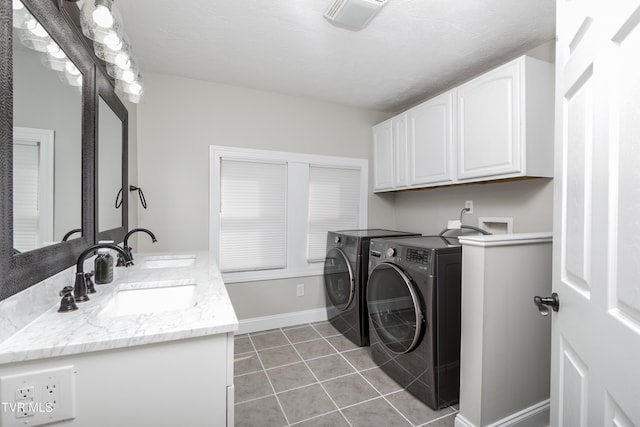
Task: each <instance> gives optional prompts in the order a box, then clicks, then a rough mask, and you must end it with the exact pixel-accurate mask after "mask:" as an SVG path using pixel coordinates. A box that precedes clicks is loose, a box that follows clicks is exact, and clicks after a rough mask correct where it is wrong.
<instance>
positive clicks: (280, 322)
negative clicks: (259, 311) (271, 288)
mask: <svg viewBox="0 0 640 427" xmlns="http://www.w3.org/2000/svg"><path fill="white" fill-rule="evenodd" d="M324 320H327V309H326V308H316V309H313V310H304V311H295V312H291V313H282V314H276V315H273V316H264V317H252V318H250V319H243V320H240V321H239V322H238V330H237V331H236V335H240V334H248V333H250V332H260V331H267V330H269V329H276V328H286V327H288V326H296V325H303V324H305V323H312V322H322V321H324Z"/></svg>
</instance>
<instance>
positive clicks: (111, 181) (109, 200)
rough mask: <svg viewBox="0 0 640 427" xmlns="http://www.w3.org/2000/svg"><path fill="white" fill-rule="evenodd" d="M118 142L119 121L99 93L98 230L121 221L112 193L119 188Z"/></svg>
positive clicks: (120, 165)
mask: <svg viewBox="0 0 640 427" xmlns="http://www.w3.org/2000/svg"><path fill="white" fill-rule="evenodd" d="M122 143H123V141H122V121H121V120H120V118H119V117H118V116H117V115H116V114H115V113H114V112H113V110H112V109H111V108H110V107H109V105H108V104H107V103H106V102H105V101H104V100H103V99H102V97H100V101H99V104H98V231H107V230H111V229H114V228H119V227H122V225H123V224H122V208H121V207H118V208H116V196H117V195H118V192H119V191H120V189H121V188H122ZM125 195H126V192H125Z"/></svg>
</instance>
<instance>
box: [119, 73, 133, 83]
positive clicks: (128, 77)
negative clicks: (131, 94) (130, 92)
mask: <svg viewBox="0 0 640 427" xmlns="http://www.w3.org/2000/svg"><path fill="white" fill-rule="evenodd" d="M135 79H136V74H135V73H134V72H133V71H131V70H125V71H123V72H122V80H123V81H125V82H127V83H132V82H133V81H134V80H135Z"/></svg>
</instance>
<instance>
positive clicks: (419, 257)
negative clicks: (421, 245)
mask: <svg viewBox="0 0 640 427" xmlns="http://www.w3.org/2000/svg"><path fill="white" fill-rule="evenodd" d="M430 260H431V251H430V250H427V249H413V248H407V256H406V257H405V261H407V262H413V263H416V264H424V265H428V264H429V261H430Z"/></svg>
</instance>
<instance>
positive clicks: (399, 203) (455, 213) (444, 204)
mask: <svg viewBox="0 0 640 427" xmlns="http://www.w3.org/2000/svg"><path fill="white" fill-rule="evenodd" d="M466 200H473V215H463V217H462V223H463V224H467V225H474V226H478V219H479V218H480V217H511V218H513V232H514V233H527V232H534V231H551V230H552V225H553V219H552V203H553V181H552V180H551V179H547V178H537V179H530V180H524V181H514V182H495V183H483V184H473V185H465V186H459V187H442V188H434V189H426V190H416V191H406V192H400V193H398V194H396V198H395V222H392V223H390V224H387V226H389V227H402V228H404V229H407V230H409V231H416V232H419V233H422V234H437V233H439V232H440V231H441V230H443V229H444V228H445V227H446V226H447V220H450V219H458V218H459V217H460V210H461V209H462V208H464V202H465V201H466ZM451 233H453V234H455V232H451Z"/></svg>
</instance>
